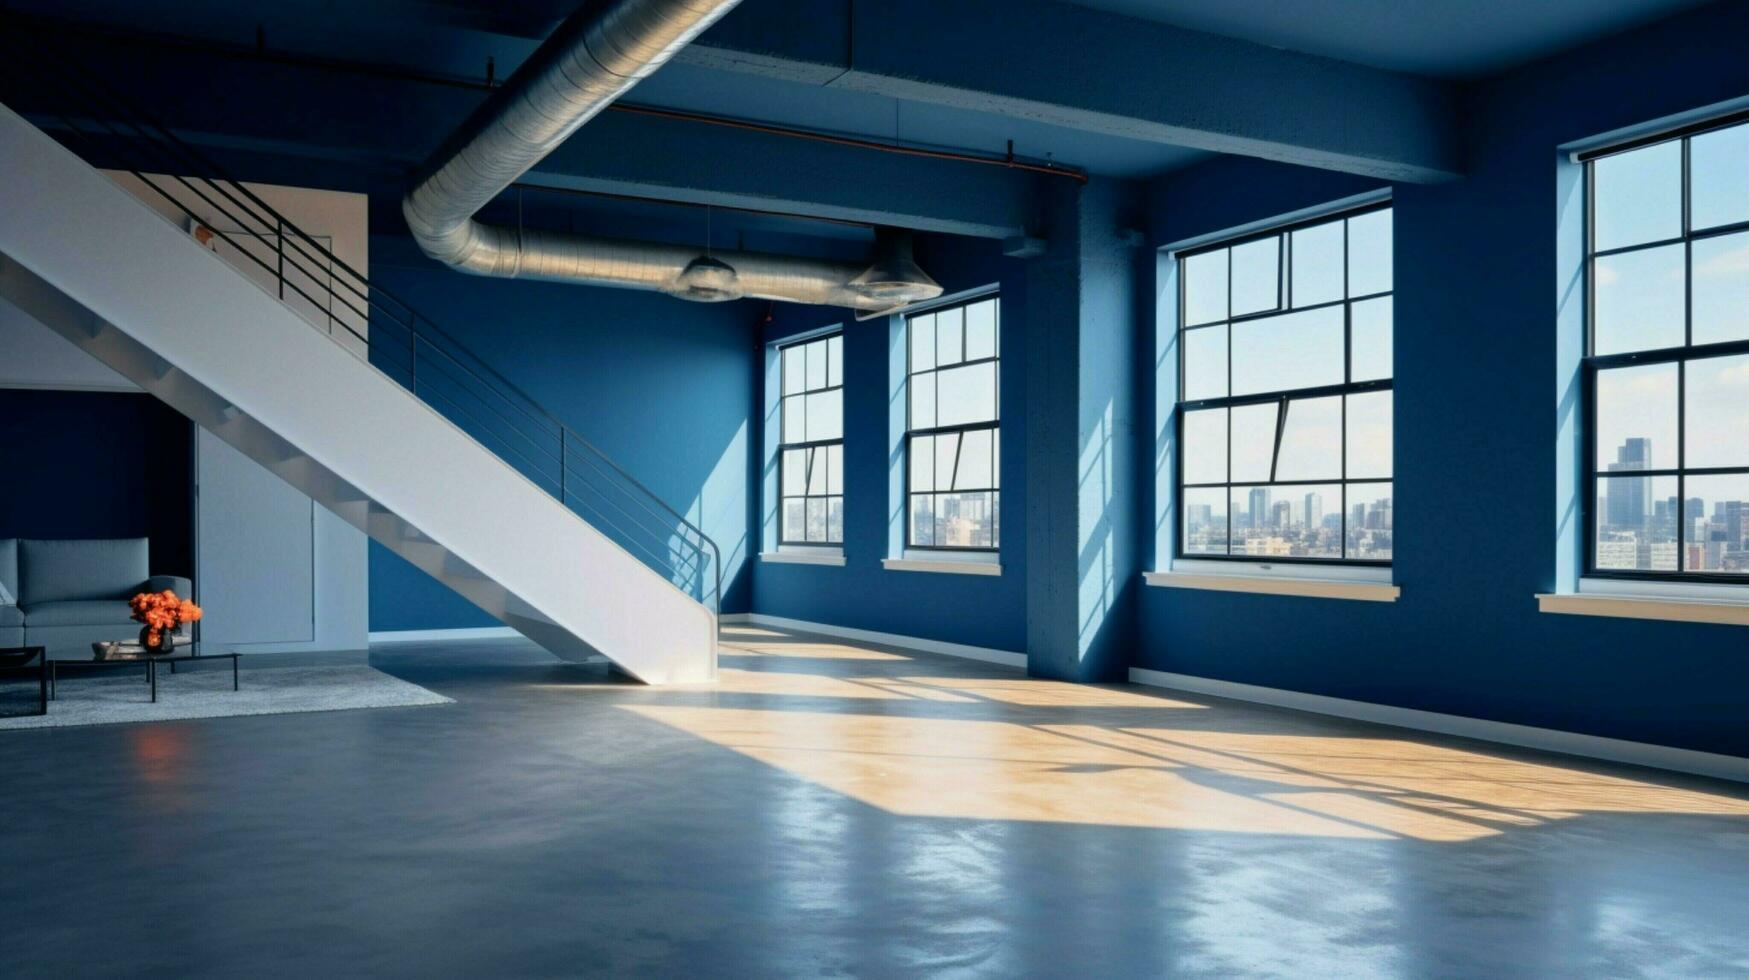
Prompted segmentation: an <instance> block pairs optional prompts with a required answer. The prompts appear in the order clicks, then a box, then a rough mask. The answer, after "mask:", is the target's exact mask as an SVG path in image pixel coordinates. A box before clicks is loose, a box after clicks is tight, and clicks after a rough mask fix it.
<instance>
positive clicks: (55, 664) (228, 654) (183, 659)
mask: <svg viewBox="0 0 1749 980" xmlns="http://www.w3.org/2000/svg"><path fill="white" fill-rule="evenodd" d="M242 656H243V655H242V654H240V653H238V652H236V651H235V650H226V651H223V652H220V653H209V652H207V651H205V650H203V649H201V645H200V644H198V643H197V644H195V645H194V646H193V647H191V648H190V652H188V653H173V654H166V655H164V656H158V657H132V658H127V659H121V660H97V659H91V660H50V661H49V700H50V701H53V700H55V685H56V684H57V683H59V680H60V678H59V676H58V674H59V671H60V669H61V668H62V667H79V668H87V667H139V666H142V665H143V666H144V667H145V668H146V683H148V684H150V685H151V686H152V701H153V702H154V703H155V702H157V700H158V665H159V664H169V665H170V672H171V673H172V674H174V673H176V665H177V664H184V663H199V662H202V661H208V660H229V661H230V662H231V690H233V691H235V690H239V688H238V686H237V660H238V658H240V657H242Z"/></svg>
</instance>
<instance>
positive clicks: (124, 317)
mask: <svg viewBox="0 0 1749 980" xmlns="http://www.w3.org/2000/svg"><path fill="white" fill-rule="evenodd" d="M0 173H3V174H5V179H4V180H0V295H3V296H5V298H6V299H8V300H10V301H11V302H12V303H13V304H14V305H16V306H18V307H19V308H20V309H22V310H24V311H25V312H27V313H29V314H31V315H33V316H34V317H36V318H37V319H38V320H40V321H42V322H43V323H44V324H46V325H48V326H49V327H50V328H52V329H54V330H55V331H56V332H57V333H59V334H61V335H62V336H64V337H66V338H67V339H69V340H71V341H72V342H73V343H75V344H76V345H78V346H79V347H81V348H82V349H84V350H86V351H87V352H89V353H90V354H92V355H93V356H94V357H96V358H97V359H99V360H100V361H102V362H103V363H104V364H106V365H108V366H109V367H110V368H112V369H114V370H116V371H117V372H119V373H121V374H122V375H124V376H126V377H127V378H128V379H129V380H131V381H133V382H134V383H136V384H138V385H139V386H140V387H142V388H144V389H145V390H146V391H148V392H150V393H151V394H153V395H155V396H157V397H158V398H160V399H162V400H163V401H165V402H166V403H168V404H170V405H171V406H173V407H174V408H176V409H177V410H178V411H180V412H182V413H183V414H185V415H187V416H188V417H190V418H192V419H193V420H194V421H195V422H196V423H198V424H199V425H201V426H202V427H204V428H206V429H208V430H209V431H211V432H212V433H214V434H215V435H217V436H219V437H220V438H222V439H224V440H225V441H226V442H228V443H230V444H231V445H233V446H236V447H237V448H238V449H239V450H241V451H242V452H243V453H244V454H246V455H248V456H249V457H250V458H252V459H254V460H255V461H256V462H258V463H261V464H262V465H264V466H266V467H267V468H268V469H270V470H272V471H273V472H274V473H275V474H277V475H278V476H280V477H281V478H282V479H284V480H286V482H288V483H290V484H292V485H293V486H295V487H297V488H298V489H299V490H300V491H302V492H304V493H306V494H308V495H309V496H310V497H311V498H313V499H315V500H316V501H318V502H320V503H321V504H323V505H324V506H326V507H327V508H329V509H330V510H332V511H333V512H334V513H336V514H338V515H339V516H340V517H342V518H343V519H345V520H346V521H348V522H349V523H351V524H353V525H355V526H356V527H358V528H359V529H361V530H363V531H364V532H365V533H366V534H368V535H370V537H372V538H373V539H375V540H377V541H379V542H381V543H382V544H383V545H385V546H386V547H388V548H389V549H390V550H392V551H394V552H396V553H397V554H399V555H401V556H402V557H404V558H406V559H407V560H408V561H410V562H412V563H413V564H414V565H416V566H417V567H419V568H420V569H422V570H424V571H425V572H427V573H428V574H430V575H432V576H433V577H434V578H437V579H438V580H439V581H442V582H443V583H444V584H446V585H448V586H449V587H451V588H452V589H454V590H455V591H457V592H458V593H460V594H462V595H463V596H465V597H467V598H468V599H469V600H471V601H472V602H474V603H475V604H476V605H478V606H480V607H481V608H482V609H484V610H486V611H487V612H489V613H491V614H492V615H493V616H496V617H497V618H498V619H500V620H501V621H503V622H504V623H505V624H506V625H509V626H511V627H513V628H515V629H516V630H518V631H519V632H521V633H523V634H524V635H525V636H527V637H529V638H530V639H532V640H534V641H535V642H537V643H539V644H540V645H541V646H543V647H544V648H546V649H547V650H549V651H551V652H552V653H554V654H555V655H557V656H559V657H561V658H564V659H568V660H583V659H588V658H590V657H591V656H593V655H595V654H600V655H602V656H605V657H607V658H608V659H609V660H611V661H612V662H613V663H614V664H616V665H618V666H619V667H620V668H622V669H623V670H624V671H625V672H627V673H628V674H630V675H632V676H634V677H636V678H638V679H640V680H642V681H645V682H646V683H651V684H665V683H685V682H695V681H706V680H710V679H712V678H713V677H714V676H715V672H716V636H717V629H716V615H715V613H714V612H713V611H712V609H711V607H710V606H707V605H706V604H705V603H703V602H701V601H699V599H697V598H694V596H693V595H692V594H689V592H688V591H686V590H683V589H682V588H681V587H679V586H677V585H676V584H675V582H674V577H673V576H672V575H665V574H663V573H662V572H660V571H658V570H657V569H656V568H652V567H651V566H650V565H648V564H646V562H645V561H643V560H640V558H638V557H637V556H635V555H634V554H633V553H632V552H630V551H628V550H627V549H626V548H625V547H622V546H621V544H619V543H616V542H615V540H613V539H610V537H609V536H608V535H606V534H604V533H602V531H600V530H597V528H596V527H595V526H592V525H591V524H590V523H589V522H588V521H585V520H584V519H582V518H581V517H579V516H578V514H577V513H574V512H573V511H572V509H571V508H570V507H567V506H566V505H565V504H564V503H562V502H561V500H560V499H559V498H557V497H555V496H553V494H552V493H550V492H548V491H547V490H545V489H543V488H542V487H540V486H538V485H537V484H536V483H535V482H533V481H531V480H530V479H528V478H527V477H525V476H524V475H523V474H522V473H520V472H518V471H517V469H515V468H514V467H512V466H510V465H509V464H507V463H506V462H505V461H504V459H501V458H500V457H499V456H498V455H497V454H495V453H493V452H492V451H491V450H490V449H488V448H486V446H485V445H483V444H481V443H480V442H479V441H477V440H476V439H474V438H473V437H471V436H470V435H468V434H467V433H466V432H464V431H463V430H462V429H461V428H459V427H457V426H456V425H455V424H452V423H451V422H450V421H449V420H448V419H447V418H445V417H444V416H443V415H442V414H439V413H438V412H437V411H436V410H434V409H433V408H432V407H430V406H429V405H427V404H426V403H425V402H424V401H422V400H420V398H418V397H416V396H415V395H414V394H412V393H411V392H409V391H408V390H407V389H406V388H404V387H402V386H401V385H400V384H398V383H397V382H396V381H395V380H394V379H392V378H391V377H389V376H388V375H387V374H385V373H384V372H383V371H382V370H379V369H378V368H377V367H374V366H372V365H371V364H370V363H369V362H367V361H366V360H365V359H363V358H361V357H360V356H359V355H358V354H357V353H355V352H353V351H351V350H349V349H348V348H347V347H346V346H343V345H342V344H341V343H338V342H336V340H335V339H334V338H332V337H330V336H329V335H328V334H327V333H326V332H323V331H320V330H317V329H313V328H312V326H311V325H310V323H309V322H308V321H306V320H305V319H304V318H303V317H301V316H300V315H299V314H298V313H296V312H294V311H293V310H292V309H291V308H290V307H288V306H287V305H286V304H285V303H283V302H281V301H280V300H279V299H278V298H277V297H276V296H275V295H274V294H271V293H269V292H267V291H265V290H263V289H262V288H261V287H260V286H259V285H257V284H256V283H254V282H251V281H250V279H249V278H248V277H246V276H244V275H242V274H240V273H239V272H238V271H237V270H236V269H234V268H232V267H231V266H230V265H229V264H227V263H226V262H225V260H223V259H221V258H220V257H219V256H217V255H215V254H214V253H212V252H211V251H208V250H207V249H206V248H203V247H202V246H201V245H200V244H198V243H197V242H196V241H195V239H194V238H193V237H192V236H190V235H189V234H188V233H187V232H186V231H184V230H183V229H181V228H178V227H177V226H176V225H175V224H173V223H171V222H170V221H167V220H165V218H164V217H162V216H161V215H159V214H158V213H157V212H155V211H153V210H152V209H151V208H149V207H147V206H146V205H145V204H144V203H142V202H141V201H140V200H139V199H138V198H136V197H134V196H133V195H132V194H130V193H129V192H128V191H126V190H124V189H123V188H121V187H120V186H118V185H117V184H116V183H115V182H113V181H111V180H110V179H109V178H107V177H106V176H104V175H103V174H102V173H100V172H99V171H97V170H96V169H94V168H92V167H91V166H89V165H87V164H86V163H85V162H84V161H83V160H81V159H80V158H79V157H78V156H77V155H75V154H73V153H72V152H70V151H69V150H67V149H65V148H64V147H62V146H61V145H60V144H59V143H57V142H56V141H55V140H53V139H51V138H50V137H49V136H48V135H46V134H45V133H43V132H42V131H41V130H39V129H37V128H36V127H35V126H33V125H31V124H30V123H29V122H28V121H26V120H25V119H23V118H22V117H20V116H19V115H17V114H16V113H14V112H13V111H11V110H10V109H8V108H6V107H4V106H0ZM0 356H4V352H0ZM562 467H563V464H562V463H561V473H562V472H563V468H562ZM562 486H563V484H562V483H561V487H562ZM638 489H639V490H642V488H641V487H639V488H638ZM561 492H563V491H561ZM701 537H702V535H701ZM621 540H622V541H623V540H625V538H624V535H623V534H622V535H621ZM701 555H702V549H701Z"/></svg>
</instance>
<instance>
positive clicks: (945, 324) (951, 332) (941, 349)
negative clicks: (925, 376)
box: [935, 306, 966, 367]
mask: <svg viewBox="0 0 1749 980" xmlns="http://www.w3.org/2000/svg"><path fill="white" fill-rule="evenodd" d="M965 322H966V311H965V307H963V306H956V307H954V308H952V309H948V310H937V311H936V313H935V365H936V367H943V366H945V365H948V364H958V363H959V362H961V361H963V360H965V359H966V358H965V351H964V350H963V345H964V343H965V330H964V328H965Z"/></svg>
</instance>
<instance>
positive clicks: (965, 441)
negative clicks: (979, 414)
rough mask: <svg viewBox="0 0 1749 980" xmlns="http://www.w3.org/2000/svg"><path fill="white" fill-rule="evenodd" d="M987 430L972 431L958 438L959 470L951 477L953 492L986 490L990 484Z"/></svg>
mask: <svg viewBox="0 0 1749 980" xmlns="http://www.w3.org/2000/svg"><path fill="white" fill-rule="evenodd" d="M993 434H994V433H993V432H992V431H991V430H989V429H974V430H972V431H970V432H967V433H965V434H964V435H963V436H961V438H960V460H959V470H958V471H957V472H955V473H954V476H953V488H954V489H955V490H988V489H990V488H991V487H993V486H995V484H994V483H992V482H991V476H990V474H991V469H990V463H991V454H990V441H991V440H990V437H991V436H992V435H993Z"/></svg>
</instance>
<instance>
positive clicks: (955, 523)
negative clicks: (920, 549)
mask: <svg viewBox="0 0 1749 980" xmlns="http://www.w3.org/2000/svg"><path fill="white" fill-rule="evenodd" d="M995 501H996V498H995V495H994V494H992V493H989V492H988V491H984V492H980V493H940V494H936V495H935V544H936V546H937V547H944V548H990V547H994V542H995V524H996V517H995V515H996V506H995Z"/></svg>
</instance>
